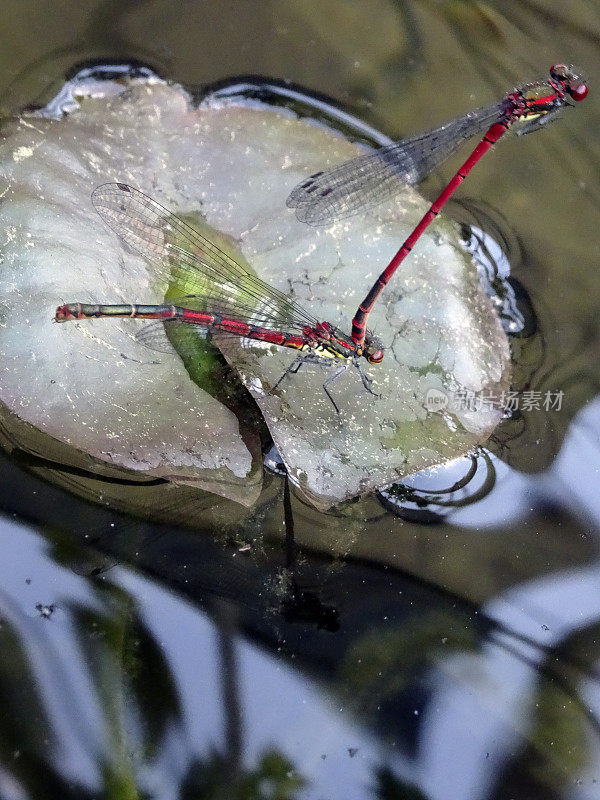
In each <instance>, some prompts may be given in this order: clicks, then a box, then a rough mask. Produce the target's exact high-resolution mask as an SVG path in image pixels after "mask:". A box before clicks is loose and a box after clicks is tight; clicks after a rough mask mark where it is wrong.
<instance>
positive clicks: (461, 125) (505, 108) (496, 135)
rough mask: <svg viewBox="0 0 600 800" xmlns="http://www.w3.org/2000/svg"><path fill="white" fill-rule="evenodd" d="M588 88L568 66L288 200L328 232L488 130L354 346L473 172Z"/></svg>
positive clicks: (421, 226)
mask: <svg viewBox="0 0 600 800" xmlns="http://www.w3.org/2000/svg"><path fill="white" fill-rule="evenodd" d="M587 93H588V87H587V85H586V84H585V82H584V81H583V79H582V78H581V76H580V75H579V74H578V73H577V72H575V70H574V68H573V67H569V66H567V65H566V64H555V65H554V66H553V67H551V68H550V76H549V77H548V78H546V79H544V80H540V81H536V82H534V83H530V84H527V85H525V86H523V87H521V88H520V89H516V90H515V91H513V92H511V93H510V94H509V95H507V96H506V97H505V98H504V99H503V100H502V101H501V102H500V103H497V104H496V105H493V106H488V107H486V108H480V109H478V110H476V111H472V112H470V113H468V114H465V115H464V116H462V117H459V118H457V119H455V120H452V121H451V122H448V123H446V124H445V125H442V126H441V127H439V128H435V129H434V130H433V131H429V132H428V133H424V134H422V135H421V136H417V137H414V138H412V139H406V140H404V141H402V142H398V143H397V144H393V145H390V146H388V147H383V148H381V149H380V150H378V151H377V152H376V153H374V154H372V155H366V156H360V157H359V158H356V159H353V160H352V161H349V162H346V163H345V164H342V165H341V166H339V167H336V168H334V169H333V170H331V171H329V172H318V173H316V174H315V175H313V176H311V177H310V178H309V179H308V180H306V181H303V182H302V183H300V184H299V185H298V186H297V187H296V188H295V189H294V190H293V191H292V193H291V194H290V196H289V197H288V201H287V203H288V206H290V207H292V208H295V209H296V214H297V216H298V217H299V219H300V220H303V221H305V222H309V223H312V224H323V223H324V222H331V221H333V220H335V219H337V218H340V217H344V216H349V215H352V214H355V213H356V212H357V211H359V210H361V209H362V208H365V207H368V206H371V205H374V204H376V203H379V202H381V201H382V200H383V199H385V198H386V197H388V196H390V195H392V194H394V193H396V192H398V191H399V190H400V189H401V188H402V184H403V183H405V184H406V183H416V182H417V181H419V180H421V179H422V178H424V177H425V176H426V175H427V174H428V173H429V172H431V170H432V169H434V168H435V167H437V166H438V165H439V164H441V163H442V161H444V160H445V159H446V158H448V156H449V155H451V154H452V153H453V152H454V151H455V150H456V149H457V148H458V147H459V146H460V145H461V144H462V143H463V142H464V141H466V140H467V139H469V138H471V137H472V136H475V135H477V134H480V133H481V131H483V130H485V133H484V135H483V138H482V139H481V141H480V142H479V144H478V145H477V146H476V147H475V149H474V150H473V152H472V153H471V155H470V156H469V157H468V158H467V160H466V161H465V162H464V164H462V166H461V167H460V168H459V169H458V171H457V172H456V173H455V174H454V176H453V178H452V179H451V180H450V182H449V183H448V184H447V186H446V187H445V189H444V190H443V191H442V193H441V194H440V195H439V197H438V198H437V199H436V200H435V201H434V202H433V204H432V205H431V207H430V208H429V210H428V211H427V213H426V214H425V215H424V216H423V217H422V219H421V220H420V221H419V223H418V224H417V225H416V227H415V228H414V230H413V231H412V233H411V234H410V235H409V236H408V238H407V239H406V240H405V242H404V243H403V245H402V247H401V248H400V249H399V250H398V252H397V253H396V254H395V256H394V257H393V258H392V260H391V261H390V263H389V264H388V265H387V267H386V268H385V270H384V271H383V272H382V273H381V275H380V276H379V277H378V278H377V281H376V282H375V283H374V285H373V286H372V287H371V289H370V291H369V293H368V294H367V296H366V297H365V299H364V300H363V301H362V303H361V304H360V306H359V307H358V309H357V311H356V314H355V315H354V319H353V320H352V341H353V342H354V343H355V344H356V345H357V346H360V345H361V344H363V342H364V341H365V336H366V331H367V328H366V323H367V318H368V316H369V313H370V312H371V309H372V308H373V305H374V304H375V301H376V300H377V298H378V297H379V295H380V294H381V292H382V291H383V290H384V288H385V287H386V285H387V283H388V281H389V280H390V278H391V277H392V275H393V274H394V273H395V271H396V270H397V269H398V267H399V266H400V264H401V263H402V262H403V261H404V259H405V258H406V256H407V255H408V254H409V253H410V252H411V250H412V249H413V247H414V246H415V244H416V243H417V241H418V240H419V238H420V237H421V235H422V234H423V232H424V231H425V230H426V228H427V227H428V226H429V225H430V224H431V222H433V220H434V219H435V218H436V216H437V215H438V214H439V213H440V211H441V210H442V208H443V206H444V205H445V204H446V203H447V202H448V200H449V199H450V198H451V197H452V195H453V194H454V192H455V191H456V190H457V189H458V187H459V186H460V184H461V183H462V182H463V180H464V179H465V178H466V177H467V175H468V174H469V172H470V171H471V170H472V169H473V167H474V166H475V164H477V162H478V161H479V160H480V159H481V158H482V157H483V156H484V155H485V153H487V152H488V150H490V148H491V147H492V146H493V145H494V144H496V142H498V141H499V140H500V139H501V138H502V136H504V134H505V133H506V132H507V131H508V130H509V128H510V127H511V126H512V125H513V123H516V122H519V121H522V120H527V122H525V124H524V125H523V126H522V127H521V128H520V129H519V131H518V132H519V133H521V134H523V133H529V132H531V131H533V130H538V129H539V128H541V127H542V126H545V125H547V124H548V122H549V121H551V120H553V119H555V118H556V115H557V114H558V113H559V112H560V111H561V110H562V109H563V108H565V106H569V105H571V104H570V103H569V98H572V99H573V100H578V101H579V100H584V99H585V97H586V96H587Z"/></svg>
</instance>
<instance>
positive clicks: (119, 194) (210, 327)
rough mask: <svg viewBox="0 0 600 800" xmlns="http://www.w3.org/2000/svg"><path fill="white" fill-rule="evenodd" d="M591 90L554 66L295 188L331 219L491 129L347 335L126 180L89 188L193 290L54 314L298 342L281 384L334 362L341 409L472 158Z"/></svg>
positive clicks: (324, 219)
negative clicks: (406, 265)
mask: <svg viewBox="0 0 600 800" xmlns="http://www.w3.org/2000/svg"><path fill="white" fill-rule="evenodd" d="M586 95H587V86H586V84H585V83H584V82H583V80H582V79H581V77H580V76H579V75H578V74H577V73H576V72H575V71H574V70H573V68H571V67H567V66H566V65H564V64H559V65H555V66H553V67H552V68H551V70H550V75H549V77H548V78H546V79H545V80H540V81H537V82H535V83H531V84H527V85H526V86H523V87H521V88H520V89H516V90H514V91H513V92H511V93H510V94H508V95H507V96H506V97H505V98H503V99H502V100H501V101H500V102H499V103H496V104H495V105H493V106H488V107H486V108H482V109H478V110H477V111H473V112H470V113H468V114H466V115H463V116H462V117H459V118H457V119H455V120H452V121H450V122H449V123H446V124H445V125H442V126H440V127H439V128H436V129H434V130H432V131H429V132H428V133H425V134H421V135H420V136H416V137H413V138H411V139H406V140H403V141H401V142H398V143H396V144H394V145H391V146H388V147H384V148H381V149H379V150H378V151H376V152H375V153H373V154H369V155H366V156H360V157H359V158H357V159H354V160H352V161H350V162H347V163H346V164H343V165H341V166H339V167H337V168H334V169H333V170H331V171H329V172H320V173H316V174H315V175H312V176H311V177H310V178H308V179H307V180H305V181H303V182H302V183H300V184H299V185H298V186H297V187H296V188H295V189H294V190H293V191H292V193H291V195H290V197H289V198H288V206H290V207H291V208H294V209H295V211H296V214H297V216H298V217H299V219H301V220H302V221H305V222H308V223H311V224H331V223H332V222H335V221H336V220H337V219H340V218H344V217H347V216H349V215H351V214H355V213H358V212H359V211H360V210H362V209H363V208H366V207H369V206H372V205H374V204H375V203H377V202H380V201H381V200H383V199H385V198H387V197H389V196H390V195H391V194H392V193H393V192H395V191H399V190H400V189H401V188H402V185H404V184H407V183H416V182H418V181H419V180H422V179H423V178H424V177H425V176H426V175H427V174H428V173H429V172H431V171H432V170H433V169H435V168H436V167H437V166H438V165H439V164H441V163H442V162H443V161H444V160H445V159H446V158H448V157H449V156H450V155H451V154H452V153H453V152H454V151H455V150H456V149H457V148H458V147H459V146H460V145H461V144H462V143H463V142H464V141H465V140H466V139H468V138H471V137H473V136H475V135H477V134H481V132H482V131H485V133H484V135H483V138H482V139H481V141H480V142H479V143H478V145H477V146H476V148H475V149H474V150H473V152H472V153H471V155H470V156H469V158H468V159H467V160H466V161H465V162H464V164H463V165H462V166H461V167H460V168H459V170H458V171H457V172H456V174H455V175H454V177H453V178H452V180H451V181H450V182H449V183H448V185H447V186H446V188H445V189H444V191H443V192H442V193H441V194H440V196H439V197H438V198H437V200H436V201H435V202H434V203H433V204H432V206H431V207H430V209H429V211H428V212H427V213H426V214H425V215H424V216H423V218H422V219H421V221H420V222H419V223H418V224H417V226H416V227H415V229H414V230H413V231H412V233H411V234H410V236H409V237H408V238H407V239H406V241H405V242H404V244H403V245H402V247H401V248H400V249H399V250H398V252H397V253H396V255H395V256H394V258H393V259H392V260H391V261H390V263H389V264H388V266H387V267H386V269H385V270H384V271H383V272H382V273H381V275H380V276H379V278H378V279H377V281H376V282H375V284H374V285H373V286H372V288H371V289H370V291H369V292H368V294H367V295H366V297H365V299H364V300H363V302H362V303H361V304H360V306H359V308H358V309H357V312H356V314H355V316H354V319H353V320H352V330H351V335H347V334H346V333H344V332H343V331H341V330H339V329H338V328H336V327H335V326H333V325H331V324H330V323H329V322H323V321H319V320H318V319H316V318H315V317H314V316H312V315H311V314H310V313H309V312H308V311H306V309H305V308H303V307H302V306H301V305H299V304H298V303H296V302H295V301H293V300H292V299H291V298H289V297H288V296H286V295H285V294H283V293H282V292H279V291H277V290H276V289H274V288H273V287H271V286H269V285H268V284H266V283H264V282H263V281H261V280H260V279H259V278H257V277H256V276H254V275H253V274H252V273H251V272H250V271H249V270H248V269H247V268H245V267H244V266H243V265H242V264H240V263H238V262H237V261H236V260H235V259H233V258H232V257H231V256H229V255H227V254H226V253H225V252H223V251H222V250H221V249H220V248H219V247H217V246H216V245H215V244H214V243H213V242H211V241H210V240H209V239H207V238H206V237H205V236H203V235H202V234H200V233H199V232H198V231H197V230H195V229H194V228H193V227H192V226H190V225H189V224H188V223H186V222H185V221H184V220H182V219H180V218H179V217H177V216H176V215H174V214H172V213H171V212H169V211H168V210H167V209H166V208H164V207H163V206H162V205H160V204H159V203H157V202H156V201H154V200H152V199H151V198H150V197H148V196H147V195H145V194H144V193H143V192H141V191H139V190H138V189H135V188H133V187H131V186H129V185H127V184H125V183H108V184H103V185H102V186H99V187H97V188H96V189H95V190H94V192H93V193H92V202H93V204H94V206H95V208H96V209H97V211H98V213H99V214H100V216H101V217H102V219H103V220H104V221H105V222H106V223H107V224H108V225H109V226H110V227H111V228H112V229H113V230H114V231H115V232H116V233H117V235H118V236H119V237H120V238H121V240H122V241H123V242H125V243H126V244H127V245H128V246H129V247H131V248H133V249H134V250H136V251H138V252H139V253H141V254H142V255H143V256H144V257H145V258H147V259H148V260H151V261H152V262H153V264H154V265H155V267H156V273H157V277H165V278H167V279H170V278H173V277H175V278H179V279H180V280H181V283H182V285H184V286H185V287H186V292H189V293H186V295H185V297H182V298H180V299H170V300H169V302H168V303H165V304H163V305H141V304H139V303H132V304H125V305H124V304H119V305H103V304H89V303H67V304H64V305H61V306H60V307H59V308H58V309H57V311H56V316H55V319H56V321H57V322H64V321H66V320H70V319H79V320H81V319H89V318H93V317H132V318H138V319H151V320H158V321H159V322H158V323H150V326H152V325H156V324H158V325H159V326H161V328H162V325H164V326H166V327H172V326H176V325H188V326H189V325H193V326H196V327H197V328H199V329H202V330H203V331H219V332H220V333H221V334H229V335H233V336H236V337H242V338H245V339H248V340H255V341H260V342H263V343H267V344H272V345H277V346H280V347H288V348H292V349H295V350H296V351H297V358H296V359H295V361H294V362H293V363H292V364H291V365H290V367H289V368H288V369H287V370H286V372H285V373H284V374H283V375H282V377H281V379H280V380H279V381H278V382H277V384H276V385H275V387H273V388H276V386H277V385H278V384H279V383H280V382H281V380H282V379H283V378H285V376H286V375H288V374H289V373H290V372H296V371H297V370H298V369H299V368H300V367H301V366H302V364H304V363H305V362H307V361H318V362H320V363H337V364H338V365H339V366H338V369H337V370H335V371H333V372H332V374H331V375H330V376H329V377H328V378H327V380H326V381H325V383H324V390H325V392H326V393H327V395H328V397H329V398H330V400H331V402H332V404H333V406H334V407H335V409H336V411H337V410H338V407H337V404H336V403H335V400H334V398H333V396H332V394H331V393H330V391H329V388H330V386H331V383H332V382H333V381H334V380H335V379H336V377H337V376H338V375H339V374H340V373H341V372H342V371H344V370H345V369H346V368H347V366H349V365H350V364H353V365H355V366H356V367H357V368H358V371H359V374H360V376H361V379H362V382H363V385H364V386H365V388H366V389H367V390H368V391H370V392H372V389H371V379H370V378H369V377H368V376H367V375H366V374H365V373H364V371H363V369H362V368H361V364H362V363H364V362H363V361H362V359H363V358H364V359H365V360H366V361H367V362H368V363H369V364H374V365H375V364H378V363H380V362H381V361H382V360H383V358H384V348H383V345H382V344H381V343H380V342H379V341H378V340H377V338H376V337H375V336H374V335H373V334H372V332H370V331H369V329H368V328H367V324H366V323H367V318H368V316H369V313H370V312H371V310H372V308H373V306H374V304H375V302H376V300H377V298H378V297H379V295H380V294H381V292H382V291H383V289H384V288H385V286H386V284H387V283H388V281H389V280H390V278H391V277H392V275H393V274H394V272H395V271H396V269H397V268H398V266H399V265H400V264H401V263H402V261H403V260H404V259H405V258H406V256H407V255H408V254H409V253H410V251H411V250H412V248H413V247H414V246H415V244H416V242H417V241H418V239H419V237H420V236H421V235H422V233H423V232H424V230H425V229H426V228H427V227H428V225H429V224H430V223H431V222H432V221H433V219H434V218H435V217H436V216H437V214H438V213H439V211H440V210H441V208H442V207H443V206H444V205H445V203H446V202H447V201H448V200H449V198H450V197H451V196H452V194H453V193H454V192H455V191H456V189H457V188H458V186H459V185H460V184H461V182H462V181H463V180H464V178H465V177H466V176H467V174H468V173H469V172H470V170H471V169H472V168H473V166H475V164H476V163H477V162H478V161H479V160H480V159H481V157H482V156H483V155H484V154H485V153H486V152H487V151H488V150H489V149H490V148H491V147H492V146H493V145H494V144H495V143H496V142H497V141H498V140H499V139H500V138H501V137H502V136H503V135H504V134H505V133H506V131H507V130H509V128H511V127H513V126H514V127H515V128H517V127H518V129H519V132H523V133H526V132H529V131H532V130H536V129H539V128H541V127H542V126H544V125H546V124H547V122H548V121H549V120H551V119H553V118H555V116H556V115H557V113H558V112H560V111H561V110H562V109H563V108H565V107H566V106H568V105H571V103H570V102H569V101H570V100H571V99H572V100H583V99H584V98H585V96H586ZM517 123H518V125H517ZM140 339H141V340H142V341H145V342H146V343H148V344H150V346H154V343H155V341H156V337H155V336H153V328H152V327H149V328H148V329H146V330H145V331H143V332H142V333H141V334H140Z"/></svg>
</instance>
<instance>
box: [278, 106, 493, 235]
mask: <svg viewBox="0 0 600 800" xmlns="http://www.w3.org/2000/svg"><path fill="white" fill-rule="evenodd" d="M502 110H503V106H502V104H496V105H493V106H487V107H485V108H479V109H476V110H475V111H470V112H468V113H467V114H463V116H461V117H457V118H456V119H453V120H451V121H450V122H447V123H445V124H444V125H440V126H439V127H438V128H434V129H433V130H430V131H427V132H426V133H423V134H420V135H419V136H414V137H412V138H410V139H403V140H402V141H400V142H396V143H395V144H391V145H387V146H385V147H381V148H380V149H379V150H377V151H376V152H375V153H368V154H366V155H363V156H358V158H354V159H352V160H351V161H346V162H345V163H343V164H340V165H339V166H338V167H334V168H333V169H331V170H328V171H327V172H316V173H315V174H314V175H311V176H310V177H309V178H307V179H306V180H304V181H302V182H301V183H299V184H298V185H297V186H296V187H295V188H294V189H293V190H292V192H291V193H290V195H289V197H288V199H287V206H288V208H294V209H296V216H297V217H298V219H299V220H300V221H301V222H307V223H308V224H309V225H326V224H329V223H332V222H335V221H336V220H339V219H344V218H346V217H350V216H353V215H354V214H356V213H358V212H359V211H362V210H363V209H366V208H370V207H372V206H374V205H377V204H379V203H381V202H383V201H384V200H387V199H389V198H390V197H393V196H394V195H395V194H397V193H398V192H399V191H400V190H401V189H402V187H403V186H406V185H411V184H415V183H419V182H420V181H422V180H423V179H424V178H425V177H426V176H427V175H429V173H430V172H433V170H434V169H436V168H437V167H438V166H439V165H440V164H441V163H442V162H444V161H445V160H446V159H447V158H449V156H451V155H452V153H454V152H455V151H456V150H457V149H458V148H459V147H460V145H461V144H463V142H465V141H467V139H470V138H471V137H472V136H475V135H477V134H480V133H482V132H483V131H485V130H486V129H487V128H489V126H490V125H491V124H492V123H493V122H494V121H495V120H497V119H498V118H499V116H500V115H501V113H502Z"/></svg>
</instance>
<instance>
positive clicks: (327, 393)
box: [323, 361, 349, 414]
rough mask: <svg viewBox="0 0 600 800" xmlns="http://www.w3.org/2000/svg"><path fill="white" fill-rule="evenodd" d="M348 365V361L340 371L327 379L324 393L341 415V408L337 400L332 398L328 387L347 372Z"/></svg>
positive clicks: (337, 370)
mask: <svg viewBox="0 0 600 800" xmlns="http://www.w3.org/2000/svg"><path fill="white" fill-rule="evenodd" d="M348 363H349V362H348V361H346V363H345V364H344V365H343V366H342V367H340V368H339V369H336V371H335V372H334V373H333V375H330V376H329V377H328V378H327V380H326V381H325V383H324V384H323V391H324V392H325V394H326V395H327V397H328V398H329V399H330V400H331V403H332V405H333V407H334V408H335V410H336V411H337V413H338V414H339V413H340V410H339V408H338V406H337V403H336V402H335V400H334V399H333V397H332V396H331V392H330V391H329V389H328V388H327V387H328V385H329V384H330V383H333V382H334V380H336V378H339V376H340V375H341V374H342V372H345V371H346V370H347V369H348Z"/></svg>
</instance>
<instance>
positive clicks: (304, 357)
mask: <svg viewBox="0 0 600 800" xmlns="http://www.w3.org/2000/svg"><path fill="white" fill-rule="evenodd" d="M306 362H310V363H313V364H314V363H319V364H322V363H323V359H321V358H319V357H318V356H315V355H313V354H312V353H306V354H298V355H297V356H296V358H295V359H294V360H293V361H292V363H291V364H290V365H289V367H288V368H287V369H286V371H285V372H284V373H283V375H282V376H281V378H279V380H278V381H277V383H276V384H275V386H273V389H276V388H277V387H278V386H279V384H280V383H281V381H282V380H283V379H284V378H287V376H288V375H295V374H296V373H297V372H298V370H299V369H300V367H301V366H302V364H306Z"/></svg>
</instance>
